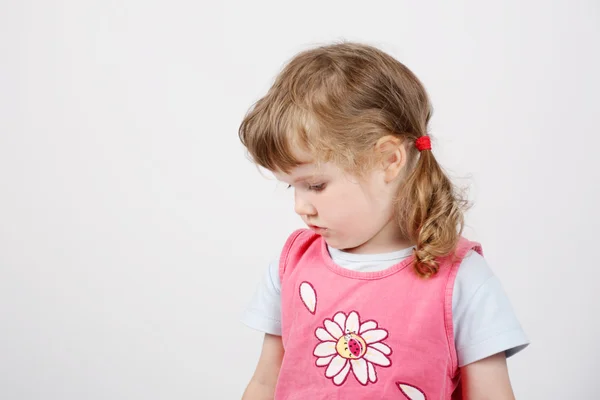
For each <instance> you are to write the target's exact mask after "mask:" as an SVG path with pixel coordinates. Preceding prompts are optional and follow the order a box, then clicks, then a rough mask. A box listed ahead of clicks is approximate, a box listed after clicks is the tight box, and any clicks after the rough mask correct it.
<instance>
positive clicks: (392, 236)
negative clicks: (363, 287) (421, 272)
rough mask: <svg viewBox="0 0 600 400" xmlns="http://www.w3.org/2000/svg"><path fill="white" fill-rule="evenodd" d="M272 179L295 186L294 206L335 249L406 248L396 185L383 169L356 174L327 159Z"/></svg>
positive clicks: (371, 249)
mask: <svg viewBox="0 0 600 400" xmlns="http://www.w3.org/2000/svg"><path fill="white" fill-rule="evenodd" d="M274 175H275V177H276V178H277V179H278V180H280V181H282V182H285V183H287V184H288V185H290V188H293V190H294V202H295V205H294V210H295V211H296V213H297V214H298V215H299V216H300V217H301V218H302V220H303V221H304V223H306V225H307V226H308V227H309V228H310V229H312V230H313V231H315V232H316V233H318V234H320V235H321V236H323V238H324V239H325V241H326V242H327V244H328V245H329V246H331V247H333V248H336V249H340V250H345V251H349V252H354V253H383V252H388V251H393V250H397V249H399V248H403V247H408V246H410V243H408V242H407V241H406V240H404V239H402V238H401V235H400V232H399V231H400V229H399V228H398V227H397V225H396V224H395V222H394V211H393V200H394V196H395V194H396V190H397V184H393V182H392V183H390V182H387V179H386V173H385V171H384V170H383V169H374V170H372V171H371V172H370V173H368V174H367V175H366V176H364V177H361V178H358V177H356V176H353V175H350V174H348V173H346V172H345V171H343V170H342V169H340V168H339V167H337V166H336V165H333V164H331V163H324V164H321V165H320V166H319V167H318V168H317V167H316V166H315V165H314V164H313V163H310V162H309V163H305V164H302V165H300V166H298V167H296V168H294V169H293V170H292V171H290V173H289V174H285V173H281V172H277V173H274Z"/></svg>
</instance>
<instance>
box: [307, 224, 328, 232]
mask: <svg viewBox="0 0 600 400" xmlns="http://www.w3.org/2000/svg"><path fill="white" fill-rule="evenodd" d="M308 227H309V228H310V230H312V231H313V232H315V233H318V234H323V233H324V232H326V231H327V228H322V227H320V226H316V225H308Z"/></svg>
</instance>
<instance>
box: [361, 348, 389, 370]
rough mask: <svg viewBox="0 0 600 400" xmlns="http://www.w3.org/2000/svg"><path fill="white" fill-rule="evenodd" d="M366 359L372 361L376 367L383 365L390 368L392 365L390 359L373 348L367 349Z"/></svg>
mask: <svg viewBox="0 0 600 400" xmlns="http://www.w3.org/2000/svg"><path fill="white" fill-rule="evenodd" d="M364 357H365V359H366V360H367V361H370V362H372V363H373V364H376V365H381V366H382V367H389V366H390V365H391V364H392V362H391V361H390V359H389V358H387V357H386V356H385V355H384V354H383V353H382V352H380V351H379V350H377V349H374V348H373V347H372V346H368V347H367V352H366V353H365V355H364Z"/></svg>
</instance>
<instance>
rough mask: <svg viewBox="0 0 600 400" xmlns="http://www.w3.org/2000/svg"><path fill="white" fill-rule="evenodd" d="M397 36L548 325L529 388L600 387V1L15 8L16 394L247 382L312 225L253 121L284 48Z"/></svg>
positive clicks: (442, 141)
mask: <svg viewBox="0 0 600 400" xmlns="http://www.w3.org/2000/svg"><path fill="white" fill-rule="evenodd" d="M341 39H347V40H360V41H364V42H367V43H370V44H374V45H377V46H380V47H381V48H382V49H384V50H386V51H388V52H390V53H391V54H392V55H394V56H395V57H397V58H398V59H399V60H401V61H402V62H404V63H405V64H406V65H408V66H409V67H410V68H411V69H412V70H413V71H414V72H415V73H416V74H417V75H418V76H419V77H420V78H421V79H422V80H423V82H424V83H425V85H426V87H427V89H428V91H429V93H430V95H431V98H432V101H433V104H434V107H435V115H434V118H433V120H432V124H431V133H432V134H433V136H434V137H435V142H434V146H435V149H434V153H435V155H436V156H437V157H438V158H439V159H440V161H441V162H442V164H443V165H444V166H445V167H446V168H447V169H448V170H449V171H450V172H451V173H452V175H453V176H455V177H457V178H460V179H459V181H458V182H459V183H461V184H465V185H469V186H470V188H471V191H470V193H471V194H470V197H471V199H472V200H473V201H475V206H474V208H473V209H472V210H471V211H470V212H469V214H468V218H467V222H468V228H467V231H466V234H467V236H468V237H469V238H471V239H475V240H478V241H481V242H482V243H483V246H484V251H485V254H486V257H487V259H488V261H489V263H490V264H491V265H492V267H493V269H494V271H495V272H496V274H497V275H499V277H500V278H501V280H502V282H503V284H504V287H505V289H506V291H507V292H508V294H509V296H510V298H511V300H512V303H513V305H514V307H515V309H516V312H517V314H518V316H519V318H520V320H521V322H522V324H523V327H524V328H525V330H526V332H527V333H528V335H529V336H530V338H531V340H532V345H531V346H530V347H529V348H528V349H527V350H526V351H524V352H523V353H521V354H519V355H517V356H515V357H514V358H513V359H510V361H509V366H510V371H511V377H512V382H513V385H514V388H515V392H516V394H517V397H518V398H520V399H544V400H545V399H598V398H600V382H599V380H598V377H599V376H600V375H599V372H598V371H599V370H600V345H599V344H598V340H599V338H600V326H599V323H598V318H599V316H600V301H599V300H598V298H599V297H598V293H599V292H600V284H599V283H598V280H599V279H600V273H599V272H598V271H599V267H600V266H599V263H598V253H597V250H598V246H599V244H598V236H599V234H598V232H599V230H600V217H599V211H598V204H599V202H600V201H599V200H600V196H599V191H600V189H599V181H600V163H599V161H598V156H597V154H598V147H599V146H600V139H599V133H600V130H599V128H598V122H597V121H598V112H599V109H600V100H599V94H598V93H600V79H599V78H598V72H599V71H600V55H599V51H600V3H598V1H597V0H588V1H583V0H576V1H566V0H563V1H551V0H550V1H541V0H537V1H517V0H511V1H494V2H490V1H483V2H482V1H470V2H468V1H453V2H449V1H441V0H440V1H434V2H426V1H425V2H423V1H421V2H416V1H415V2H410V1H388V2H378V1H370V2H358V1H355V2H349V1H343V2H342V1H337V2H333V1H331V2H325V1H312V0H311V1H308V0H305V1H302V2H293V3H292V2H276V1H271V2H267V1H253V2H243V1H237V2H231V1H223V2H220V3H216V2H211V3H209V2H202V1H168V2H167V1H162V2H160V1H148V0H146V1H142V0H127V1H109V0H98V1H80V0H78V1H76V0H71V1H41V0H38V1H8V0H4V1H0V398H1V399H44V400H50V399H57V400H58V399H60V400H71V399H72V400H75V399H77V400H79V399H237V398H240V396H241V393H242V391H243V390H244V387H245V385H246V383H247V381H248V379H249V378H250V376H251V374H252V371H253V369H254V366H255V363H256V359H257V357H258V354H259V351H260V343H261V340H262V339H261V335H260V334H259V333H257V332H254V331H251V330H250V329H248V328H246V327H244V326H243V325H242V324H241V323H240V322H239V321H238V317H239V315H240V313H241V312H242V310H243V309H244V307H245V305H246V304H247V302H248V301H249V299H250V296H251V294H252V292H253V291H254V288H255V285H256V284H257V282H258V280H259V279H260V277H261V275H262V274H263V271H264V270H265V268H266V267H267V263H268V261H269V260H270V259H271V258H273V257H274V256H276V255H277V252H278V251H279V249H280V246H281V245H282V244H283V242H284V240H285V238H286V237H287V235H288V234H289V233H290V232H291V231H292V230H293V229H295V228H296V227H300V226H301V221H300V220H299V218H298V217H297V216H295V215H294V213H293V209H292V196H291V194H290V192H287V191H285V190H284V189H283V188H282V187H281V186H278V185H277V184H276V183H275V182H274V181H273V180H272V179H268V178H265V177H264V176H262V175H261V174H260V173H259V172H258V171H257V170H256V168H254V167H253V166H252V165H251V164H250V163H249V162H248V161H247V159H246V158H245V155H244V152H243V149H242V147H241V145H240V144H239V140H238V138H237V128H238V126H239V123H240V121H241V119H242V117H243V115H244V113H245V112H246V110H247V109H248V107H249V106H250V105H251V104H252V103H253V102H254V101H255V100H257V99H258V98H259V97H260V96H261V95H262V94H264V92H265V91H266V90H267V88H268V87H269V84H270V83H271V82H272V79H273V78H274V76H275V74H276V73H277V72H278V71H279V70H280V68H281V67H282V65H283V64H284V62H285V61H286V60H288V59H289V58H290V57H291V56H293V55H294V54H295V53H296V52H298V51H300V50H302V49H305V48H307V47H309V46H312V45H316V44H322V43H328V42H330V41H332V40H341Z"/></svg>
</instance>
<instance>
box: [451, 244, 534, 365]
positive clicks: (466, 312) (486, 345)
mask: <svg viewBox="0 0 600 400" xmlns="http://www.w3.org/2000/svg"><path fill="white" fill-rule="evenodd" d="M452 313H453V317H452V319H453V325H454V340H455V345H456V352H457V355H458V366H459V367H463V366H465V365H467V364H470V363H473V362H475V361H479V360H482V359H484V358H486V357H489V356H492V355H494V354H497V353H500V352H505V354H506V356H507V357H510V356H512V355H514V354H516V353H518V352H519V351H521V350H523V349H524V348H525V347H527V346H528V345H529V340H528V338H527V336H526V335H525V332H524V331H523V329H522V327H521V324H520V323H519V321H518V319H517V316H516V315H515V312H514V310H513V308H512V305H511V303H510V301H509V299H508V297H507V295H506V293H505V292H504V289H503V288H502V285H501V284H500V281H499V279H498V278H497V277H496V276H495V275H494V273H493V272H492V270H491V268H490V267H489V265H488V264H487V262H486V260H485V259H484V258H483V257H482V256H481V255H480V254H479V253H477V252H474V251H471V252H470V253H469V254H468V255H467V256H466V257H465V258H464V259H463V261H462V263H461V265H460V267H459V270H458V273H457V276H456V280H455V283H454V292H453V297H452Z"/></svg>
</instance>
